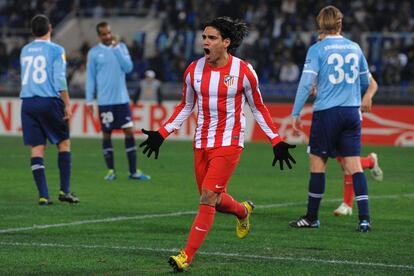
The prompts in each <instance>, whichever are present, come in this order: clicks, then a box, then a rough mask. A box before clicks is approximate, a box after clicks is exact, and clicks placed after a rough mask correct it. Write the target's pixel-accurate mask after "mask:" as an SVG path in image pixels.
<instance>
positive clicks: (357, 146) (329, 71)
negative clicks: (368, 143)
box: [289, 6, 371, 232]
mask: <svg viewBox="0 0 414 276" xmlns="http://www.w3.org/2000/svg"><path fill="white" fill-rule="evenodd" d="M342 18H343V15H342V13H341V11H340V10H339V9H337V8H336V7H334V6H327V7H325V8H323V9H322V10H321V11H320V12H319V15H318V16H317V24H318V27H319V32H320V33H322V34H323V35H324V38H323V39H322V40H321V41H320V42H317V43H316V44H315V45H313V46H312V47H310V48H309V50H308V53H307V56H306V61H305V65H304V69H303V73H302V77H301V80H300V82H299V87H298V91H297V95H296V98H295V103H294V106H293V111H292V126H293V128H294V129H296V130H298V129H300V128H301V122H300V111H301V110H302V108H303V106H304V104H305V101H306V99H307V98H308V96H309V94H310V92H311V89H312V85H313V84H314V83H316V86H317V88H316V89H317V91H318V93H317V95H316V100H315V102H314V105H313V110H314V113H313V117H312V126H311V133H310V139H309V150H308V151H309V153H310V162H311V173H310V181H309V193H308V208H307V213H306V215H305V216H303V217H301V218H299V219H297V220H294V221H291V222H290V223H289V225H290V226H291V227H295V228H317V227H319V226H320V222H319V219H318V212H319V205H320V202H321V199H322V197H323V194H324V191H325V170H326V163H327V160H328V157H336V156H337V155H340V156H342V157H343V159H344V162H343V164H344V167H345V169H346V171H347V172H349V173H350V174H351V175H352V181H353V186H354V190H355V194H356V200H357V203H358V210H359V223H358V227H357V230H358V231H361V232H368V231H369V230H370V228H371V225H370V216H369V209H368V187H367V182H366V178H365V175H364V173H363V170H362V167H361V164H360V157H359V156H360V150H361V114H360V105H361V91H362V92H365V91H366V90H367V88H368V85H369V70H368V64H367V61H366V59H365V57H364V55H363V53H362V50H361V48H360V47H359V45H358V44H356V43H355V42H352V41H350V40H348V39H346V38H344V37H342V36H341V35H340V33H341V29H342Z"/></svg>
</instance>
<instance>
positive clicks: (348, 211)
mask: <svg viewBox="0 0 414 276" xmlns="http://www.w3.org/2000/svg"><path fill="white" fill-rule="evenodd" d="M370 79H371V82H370V83H369V86H368V89H367V91H366V92H365V94H364V96H363V97H362V102H361V112H370V111H371V108H372V98H373V97H374V95H375V93H376V92H377V89H378V84H377V82H376V81H375V79H374V78H373V77H372V76H371V78H370ZM336 159H337V161H338V162H339V163H340V164H341V167H342V170H343V171H344V201H343V202H342V203H341V204H340V205H339V206H338V208H336V209H335V210H334V215H335V216H344V215H352V205H353V201H354V187H353V182H352V175H351V173H350V172H349V171H347V170H346V169H345V166H344V164H343V158H342V157H339V156H338V157H337V158H336ZM360 161H361V166H362V169H363V170H364V169H369V170H370V172H371V175H372V177H373V179H374V180H376V181H382V180H383V178H384V174H383V172H382V169H381V168H380V166H379V164H378V155H377V154H376V153H375V152H371V153H370V154H368V156H366V157H362V156H361V157H360Z"/></svg>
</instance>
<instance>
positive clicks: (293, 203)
mask: <svg viewBox="0 0 414 276" xmlns="http://www.w3.org/2000/svg"><path fill="white" fill-rule="evenodd" d="M413 196H414V193H408V194H396V195H381V196H370V197H369V198H370V199H375V200H377V199H398V198H401V197H413ZM340 201H342V199H341V198H335V199H327V200H325V202H340ZM303 204H306V202H304V201H296V202H285V203H278V204H268V205H258V206H256V207H255V208H256V209H268V208H281V207H289V206H297V205H303ZM195 214H196V212H195V211H182V212H173V213H166V214H146V215H138V216H121V217H111V218H104V219H93V220H80V221H73V222H68V223H58V224H44V225H33V226H28V227H18V228H7V229H0V234H5V233H14V232H20V231H30V230H35V229H47V228H58V227H66V226H75V225H84V224H96V223H108V222H117V221H126V220H143V219H152V218H164V217H178V216H185V215H195Z"/></svg>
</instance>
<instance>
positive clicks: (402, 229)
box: [0, 137, 414, 275]
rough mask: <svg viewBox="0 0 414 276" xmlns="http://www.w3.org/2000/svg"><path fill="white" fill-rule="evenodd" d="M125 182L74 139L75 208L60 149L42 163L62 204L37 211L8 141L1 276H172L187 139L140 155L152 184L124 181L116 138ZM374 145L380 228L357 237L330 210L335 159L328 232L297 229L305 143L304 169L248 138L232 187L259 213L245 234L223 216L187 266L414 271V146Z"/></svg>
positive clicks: (336, 191)
mask: <svg viewBox="0 0 414 276" xmlns="http://www.w3.org/2000/svg"><path fill="white" fill-rule="evenodd" d="M114 146H115V166H116V170H117V176H118V179H117V180H116V181H113V182H106V181H104V180H103V176H104V175H105V173H106V169H105V166H104V161H103V158H102V153H101V141H100V140H97V139H73V140H72V158H73V159H72V160H73V166H72V171H73V173H72V190H73V192H74V193H75V194H76V195H78V196H79V197H80V199H81V203H80V204H79V205H76V206H71V205H68V204H63V203H60V202H58V200H57V194H58V188H59V184H58V181H59V178H58V170H57V164H56V148H55V147H54V146H49V148H48V150H47V152H46V158H45V166H46V174H47V180H48V185H49V193H50V195H51V198H52V200H53V201H54V205H52V206H38V205H37V191H36V188H35V185H34V182H33V179H32V174H31V171H30V166H29V165H30V159H29V155H30V149H29V148H28V147H24V146H23V145H22V139H21V137H1V138H0V216H1V219H0V275H23V274H24V275H26V274H30V275H36V274H46V275H49V274H54V275H143V274H145V275H159V274H170V273H171V269H170V267H169V266H168V264H167V259H168V257H169V256H170V255H172V254H176V253H178V250H179V249H181V248H182V247H183V246H184V245H185V242H186V239H187V235H188V232H189V228H190V226H191V224H192V221H193V218H194V214H195V212H196V210H197V208H198V201H199V196H198V193H197V188H196V184H195V179H194V172H193V152H192V143H191V142H175V141H167V142H166V143H165V144H164V145H163V146H162V147H161V151H160V156H159V159H158V160H154V159H151V160H148V159H147V158H146V157H145V156H143V155H142V154H141V153H139V167H140V168H141V169H142V170H143V171H145V172H146V173H148V174H150V175H151V176H152V180H151V181H150V182H139V181H131V180H128V178H127V164H126V157H125V151H124V146H123V141H122V140H116V141H115V143H114ZM371 151H375V152H377V153H378V155H379V158H380V159H379V160H380V165H381V167H382V168H383V170H384V175H385V177H384V181H383V182H380V183H378V182H374V181H373V180H372V178H371V176H370V174H369V172H368V171H367V172H366V175H367V179H368V185H369V196H370V210H371V216H372V224H373V231H372V232H370V233H358V232H356V231H355V227H356V224H357V210H356V207H355V206H354V215H352V216H347V217H334V216H333V215H332V211H333V210H334V209H335V208H336V207H337V206H338V205H339V203H340V202H341V199H342V174H341V171H340V169H339V166H338V164H337V163H336V161H334V160H330V162H329V164H328V173H327V186H326V193H325V197H324V200H323V201H322V205H321V210H320V219H321V228H320V229H299V230H298V229H289V228H288V222H289V221H290V220H292V219H296V218H297V217H299V216H300V215H303V214H304V212H305V208H306V199H307V186H308V176H309V172H308V159H307V154H306V149H305V147H304V146H299V147H297V148H296V149H295V150H294V153H293V155H294V156H295V158H296V160H297V165H296V166H295V167H294V169H292V170H287V169H285V170H284V171H280V170H279V169H278V168H274V167H272V166H271V162H272V151H271V147H270V145H269V144H246V147H245V150H244V152H243V154H242V157H241V160H240V163H239V166H238V168H237V170H236V172H235V173H234V175H233V177H232V179H231V181H230V183H229V188H228V191H229V193H230V194H232V195H233V197H234V198H236V199H237V200H245V199H251V200H252V201H254V203H255V204H256V206H257V208H256V209H255V212H254V213H253V215H252V217H251V222H252V227H251V232H250V234H249V236H248V237H247V238H246V239H244V240H239V239H237V237H236V235H235V218H234V217H232V216H230V215H223V214H217V215H216V218H215V222H214V225H213V228H212V230H211V231H210V233H209V235H208V237H207V239H206V241H205V242H204V244H203V245H202V247H201V248H200V250H199V253H198V254H197V256H196V258H195V259H194V262H193V264H192V266H191V268H190V270H189V273H190V274H192V275H286V274H288V275H303V274H305V275H310V274H311V275H316V274H317V275H320V274H322V275H335V274H341V275H350V274H355V275H361V274H367V275H378V274H381V275H385V274H386V275H413V274H414V234H413V232H414V215H413V211H414V203H413V202H414V173H413V164H414V148H396V147H373V146H366V147H364V148H363V153H364V154H367V153H369V152H371Z"/></svg>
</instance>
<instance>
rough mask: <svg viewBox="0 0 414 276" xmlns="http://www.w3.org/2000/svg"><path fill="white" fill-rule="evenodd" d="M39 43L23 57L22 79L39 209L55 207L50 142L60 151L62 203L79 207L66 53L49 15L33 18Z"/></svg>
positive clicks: (24, 124) (24, 123)
mask: <svg viewBox="0 0 414 276" xmlns="http://www.w3.org/2000/svg"><path fill="white" fill-rule="evenodd" d="M31 28H32V33H33V36H34V37H35V40H34V41H32V42H30V43H29V44H27V45H25V46H24V47H23V49H22V51H21V53H20V66H21V76H22V81H21V84H22V88H21V91H20V98H21V99H22V110H21V120H22V129H23V140H24V144H25V145H30V146H31V147H32V148H31V167H32V173H33V178H34V181H35V183H36V186H37V189H38V191H39V205H50V204H52V201H51V199H50V198H49V192H48V187H47V182H46V175H45V166H44V164H43V158H44V155H45V149H46V139H48V140H49V141H50V143H52V144H57V147H58V151H59V153H58V167H59V173H60V192H59V197H58V199H59V200H60V201H65V202H69V203H79V198H77V197H76V196H75V195H74V194H72V193H71V192H70V175H71V154H70V139H69V124H68V120H69V118H70V116H71V107H70V99H69V94H68V88H67V83H66V60H65V50H64V49H63V47H62V46H60V45H58V44H56V43H53V42H51V41H50V36H51V33H52V26H51V24H50V23H49V19H48V18H47V17H46V16H45V15H36V16H34V17H33V18H32V21H31Z"/></svg>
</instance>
